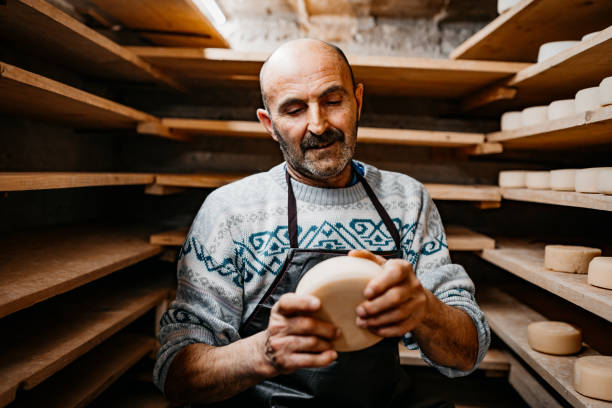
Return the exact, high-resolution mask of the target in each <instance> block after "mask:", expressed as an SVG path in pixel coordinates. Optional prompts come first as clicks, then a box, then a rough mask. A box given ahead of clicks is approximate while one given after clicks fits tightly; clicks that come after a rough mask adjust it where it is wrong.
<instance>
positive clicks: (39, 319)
mask: <svg viewBox="0 0 612 408" xmlns="http://www.w3.org/2000/svg"><path fill="white" fill-rule="evenodd" d="M136 272H141V271H136ZM137 274H138V273H136V275H137ZM121 278H122V279H121V280H118V279H111V280H110V281H108V280H106V281H105V282H100V283H97V284H96V285H93V286H88V287H86V288H83V289H81V290H79V291H76V293H75V292H70V293H67V294H65V295H64V296H62V298H61V299H59V298H56V299H54V300H49V301H48V302H49V303H48V304H46V305H45V306H44V307H35V308H34V310H33V309H29V310H26V311H23V312H21V314H20V315H19V316H17V315H11V316H8V317H5V318H4V319H3V333H4V334H5V335H4V336H3V339H2V344H1V345H2V349H3V353H2V357H1V358H0V406H4V405H6V404H7V403H8V402H10V401H12V400H13V399H14V398H15V394H16V392H17V390H18V389H19V388H23V389H26V390H29V389H32V388H33V387H35V386H37V385H38V384H40V383H41V382H43V381H44V380H46V379H47V378H49V377H50V376H51V375H53V374H54V373H56V372H58V371H59V370H61V369H62V368H64V367H65V366H66V365H68V364H69V363H71V362H72V361H74V360H75V359H77V358H78V357H80V356H82V355H83V354H85V353H87V352H88V351H89V350H91V349H93V348H94V347H96V346H97V345H98V344H100V343H102V342H103V341H104V340H106V339H108V338H109V337H110V336H112V335H113V334H115V333H117V332H118V331H119V330H121V329H122V328H124V327H125V326H127V325H128V324H129V323H131V322H133V321H134V320H136V319H137V318H138V317H140V316H142V315H143V314H144V313H146V312H148V311H150V310H152V309H153V308H154V307H155V306H157V305H158V304H160V303H161V302H162V301H164V300H165V299H167V298H168V295H169V292H170V286H173V284H170V283H169V282H168V278H167V277H165V276H163V274H161V273H160V274H155V273H150V274H147V275H146V277H144V278H143V277H140V276H129V277H128V278H126V277H125V276H122V277H121ZM24 313H25V315H24ZM31 322H36V324H31Z"/></svg>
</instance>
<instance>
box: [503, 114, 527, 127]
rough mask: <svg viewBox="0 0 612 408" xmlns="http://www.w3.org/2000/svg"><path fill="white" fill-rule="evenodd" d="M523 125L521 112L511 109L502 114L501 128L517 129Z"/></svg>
mask: <svg viewBox="0 0 612 408" xmlns="http://www.w3.org/2000/svg"><path fill="white" fill-rule="evenodd" d="M522 126H523V123H522V122H521V112H519V111H510V112H506V113H504V114H503V115H502V116H501V123H500V128H501V130H515V129H519V128H520V127H522Z"/></svg>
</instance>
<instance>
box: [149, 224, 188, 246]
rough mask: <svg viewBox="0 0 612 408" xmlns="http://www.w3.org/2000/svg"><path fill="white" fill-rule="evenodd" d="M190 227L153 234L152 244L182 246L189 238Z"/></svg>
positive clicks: (150, 238) (151, 237)
mask: <svg viewBox="0 0 612 408" xmlns="http://www.w3.org/2000/svg"><path fill="white" fill-rule="evenodd" d="M188 232H189V227H184V228H178V229H174V230H170V231H162V232H158V233H155V234H151V236H150V237H149V242H150V243H151V244H152V245H164V246H181V245H183V243H184V242H185V238H187V233H188Z"/></svg>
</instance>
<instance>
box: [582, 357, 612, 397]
mask: <svg viewBox="0 0 612 408" xmlns="http://www.w3.org/2000/svg"><path fill="white" fill-rule="evenodd" d="M574 388H575V389H576V391H578V392H579V393H581V394H582V395H586V396H587V397H591V398H597V399H601V400H605V401H612V356H586V357H580V358H579V359H578V360H576V362H575V363H574Z"/></svg>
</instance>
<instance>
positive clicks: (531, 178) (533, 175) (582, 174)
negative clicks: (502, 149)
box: [499, 167, 612, 194]
mask: <svg viewBox="0 0 612 408" xmlns="http://www.w3.org/2000/svg"><path fill="white" fill-rule="evenodd" d="M499 186H500V187H504V188H530V189H534V190H556V191H576V192H578V193H600V194H612V167H593V168H588V169H560V170H551V171H526V170H508V171H501V172H500V173H499Z"/></svg>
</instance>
